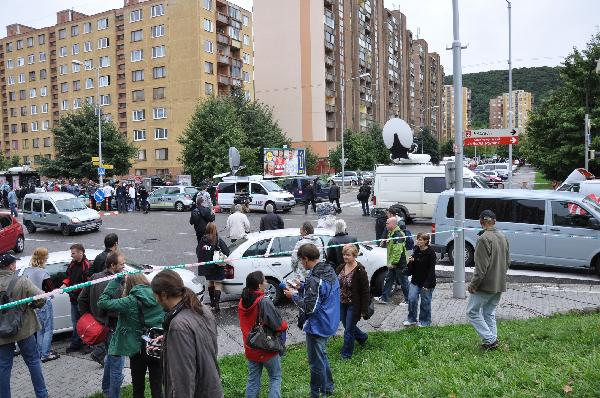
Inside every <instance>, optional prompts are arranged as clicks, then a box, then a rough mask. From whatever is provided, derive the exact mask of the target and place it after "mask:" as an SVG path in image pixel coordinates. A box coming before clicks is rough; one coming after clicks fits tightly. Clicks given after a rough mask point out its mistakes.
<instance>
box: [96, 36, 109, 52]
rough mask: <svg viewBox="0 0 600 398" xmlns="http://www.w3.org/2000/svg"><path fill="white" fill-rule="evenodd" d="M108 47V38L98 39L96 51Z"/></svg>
mask: <svg viewBox="0 0 600 398" xmlns="http://www.w3.org/2000/svg"><path fill="white" fill-rule="evenodd" d="M107 47H108V37H101V38H99V39H98V50H100V49H102V48H107Z"/></svg>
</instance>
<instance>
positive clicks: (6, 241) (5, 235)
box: [0, 214, 16, 253]
mask: <svg viewBox="0 0 600 398" xmlns="http://www.w3.org/2000/svg"><path fill="white" fill-rule="evenodd" d="M10 226H11V219H10V216H9V215H8V214H2V215H0V253H6V252H7V251H10V250H11V249H12V248H13V247H15V240H14V239H12V238H11V230H10V229H11V228H10ZM15 239H16V238H15ZM11 240H12V241H11Z"/></svg>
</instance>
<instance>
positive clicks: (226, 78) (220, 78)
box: [217, 75, 231, 86]
mask: <svg viewBox="0 0 600 398" xmlns="http://www.w3.org/2000/svg"><path fill="white" fill-rule="evenodd" d="M217 81H218V82H219V84H224V85H227V86H228V85H230V84H231V78H230V77H229V76H225V75H219V76H218V78H217Z"/></svg>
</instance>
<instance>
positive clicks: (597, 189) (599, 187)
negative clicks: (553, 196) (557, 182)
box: [557, 180, 600, 196]
mask: <svg viewBox="0 0 600 398" xmlns="http://www.w3.org/2000/svg"><path fill="white" fill-rule="evenodd" d="M557 190H558V191H567V192H579V193H580V194H583V195H589V194H591V193H593V194H594V195H596V196H600V180H586V181H574V182H564V183H562V184H561V186H560V187H558V189H557Z"/></svg>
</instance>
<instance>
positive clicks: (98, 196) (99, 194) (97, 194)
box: [94, 189, 104, 202]
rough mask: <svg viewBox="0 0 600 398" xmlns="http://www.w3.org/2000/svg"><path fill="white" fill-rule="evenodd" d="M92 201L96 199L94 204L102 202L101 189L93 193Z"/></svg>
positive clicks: (102, 192) (102, 193)
mask: <svg viewBox="0 0 600 398" xmlns="http://www.w3.org/2000/svg"><path fill="white" fill-rule="evenodd" d="M94 199H96V202H102V201H103V200H104V191H103V190H102V189H99V190H97V191H96V192H95V193H94Z"/></svg>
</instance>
